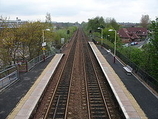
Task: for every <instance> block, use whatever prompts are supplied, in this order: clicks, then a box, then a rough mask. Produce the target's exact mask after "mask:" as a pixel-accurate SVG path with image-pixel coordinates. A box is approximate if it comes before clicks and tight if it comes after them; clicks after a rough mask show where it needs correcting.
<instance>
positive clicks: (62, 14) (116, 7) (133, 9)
mask: <svg viewBox="0 0 158 119" xmlns="http://www.w3.org/2000/svg"><path fill="white" fill-rule="evenodd" d="M47 13H49V14H50V15H51V20H52V21H56V22H79V23H81V22H82V21H84V22H87V21H88V19H93V18H95V17H97V16H99V17H101V16H102V17H103V18H104V19H106V18H114V19H115V20H116V21H117V22H134V23H135V22H136V23H139V22H140V19H141V17H142V15H149V17H150V19H151V20H155V19H156V18H157V17H158V0H0V16H2V17H3V18H4V17H7V18H8V19H10V20H15V19H16V17H18V18H19V19H21V20H27V21H37V20H40V21H45V19H46V17H45V16H46V14H47Z"/></svg>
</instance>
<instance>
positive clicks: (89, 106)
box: [33, 30, 122, 119]
mask: <svg viewBox="0 0 158 119" xmlns="http://www.w3.org/2000/svg"><path fill="white" fill-rule="evenodd" d="M86 39H87V38H86V36H85V34H84V33H83V31H82V30H78V31H77V32H76V34H75V35H74V37H73V38H72V40H71V42H70V45H69V46H67V47H69V50H68V51H67V52H65V59H63V60H64V61H65V62H64V63H61V64H62V69H60V70H58V71H59V72H60V75H56V76H57V77H58V81H57V83H56V87H55V88H54V90H52V92H50V91H46V92H49V93H50V94H52V95H51V96H50V95H49V96H48V98H47V99H46V102H48V104H45V105H48V106H47V107H46V106H45V108H44V109H46V110H42V111H39V112H42V113H43V114H42V115H41V113H40V114H38V111H37V112H36V115H34V116H33V117H34V118H41V117H42V118H49V119H55V118H65V119H66V118H87V119H88V118H89V119H90V118H109V119H111V118H117V119H118V118H122V114H120V112H118V111H117V110H118V109H117V108H116V107H119V106H115V105H116V104H115V103H114V101H113V99H112V98H110V97H112V96H111V95H112V94H111V95H110V93H108V92H107V88H106V89H105V86H103V85H101V84H102V82H104V83H105V80H106V79H105V77H104V76H103V74H102V71H101V69H99V65H98V64H97V61H96V58H95V57H94V55H93V53H92V51H91V49H90V47H89V46H88V41H87V40H86ZM63 60H62V61H63ZM98 69H99V70H100V72H99V71H98ZM100 75H101V76H100ZM56 76H55V75H54V76H53V77H56ZM51 80H52V81H53V80H54V79H51ZM104 83H103V84H104ZM109 95H110V96H109ZM41 104H42V102H41ZM38 109H39V108H38ZM40 109H42V108H40ZM44 111H45V112H44ZM38 115H39V116H38Z"/></svg>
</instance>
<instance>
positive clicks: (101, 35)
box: [98, 27, 103, 45]
mask: <svg viewBox="0 0 158 119" xmlns="http://www.w3.org/2000/svg"><path fill="white" fill-rule="evenodd" d="M98 29H100V30H101V33H100V38H101V45H102V44H103V28H101V27H98Z"/></svg>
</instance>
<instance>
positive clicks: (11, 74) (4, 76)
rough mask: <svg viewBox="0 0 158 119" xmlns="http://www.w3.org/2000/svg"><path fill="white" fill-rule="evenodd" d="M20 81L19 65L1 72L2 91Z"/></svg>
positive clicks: (0, 85)
mask: <svg viewBox="0 0 158 119" xmlns="http://www.w3.org/2000/svg"><path fill="white" fill-rule="evenodd" d="M18 79H19V71H18V67H17V65H14V66H12V67H10V68H8V69H5V70H4V71H2V72H0V89H2V88H3V87H6V86H8V85H9V84H11V83H13V82H15V81H16V80H18Z"/></svg>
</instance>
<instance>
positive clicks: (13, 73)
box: [0, 51, 56, 90]
mask: <svg viewBox="0 0 158 119" xmlns="http://www.w3.org/2000/svg"><path fill="white" fill-rule="evenodd" d="M55 53H56V51H49V52H46V54H45V59H47V58H49V57H51V56H53V55H54V54H55ZM45 59H43V55H40V56H38V57H36V58H33V59H32V60H30V61H20V62H17V64H16V65H13V66H10V67H9V68H7V69H5V70H3V71H1V72H0V90H1V89H2V88H4V87H6V86H8V85H9V84H11V83H13V82H14V81H16V80H18V79H19V72H27V71H29V70H31V69H32V68H33V67H34V66H35V65H37V64H38V63H40V62H42V61H44V60H45Z"/></svg>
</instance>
